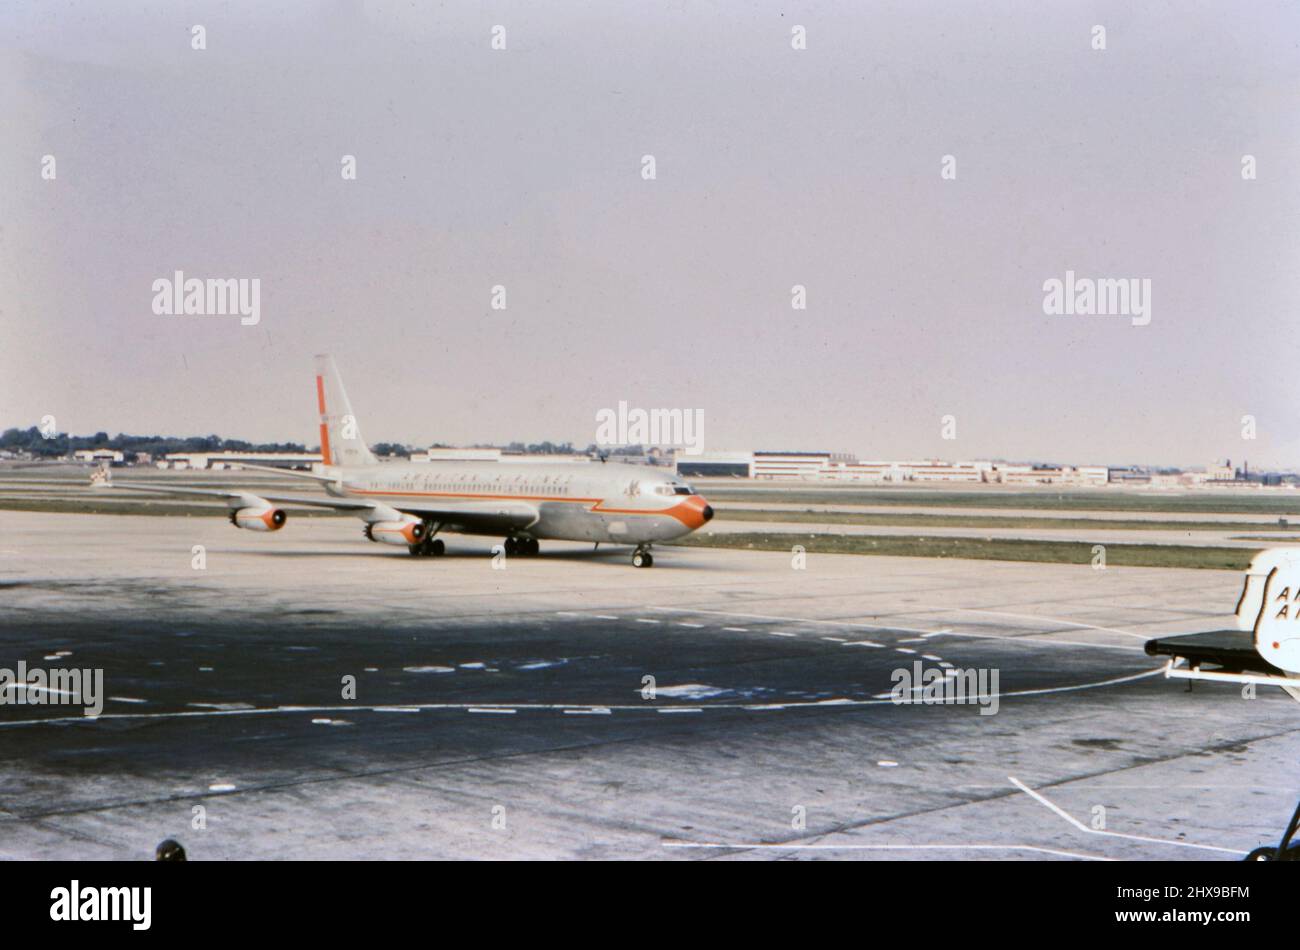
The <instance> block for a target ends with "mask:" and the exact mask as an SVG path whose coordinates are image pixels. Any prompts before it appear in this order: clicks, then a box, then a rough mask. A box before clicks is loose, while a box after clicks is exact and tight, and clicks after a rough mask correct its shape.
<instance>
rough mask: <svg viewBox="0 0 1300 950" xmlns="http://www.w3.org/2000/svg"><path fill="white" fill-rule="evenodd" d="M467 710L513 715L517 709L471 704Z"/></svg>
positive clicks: (497, 714)
mask: <svg viewBox="0 0 1300 950" xmlns="http://www.w3.org/2000/svg"><path fill="white" fill-rule="evenodd" d="M465 711H466V712H472V713H486V714H490V715H495V716H513V715H514V714H515V710H513V709H501V708H498V707H496V706H470V707H469V708H468V709H466V710H465Z"/></svg>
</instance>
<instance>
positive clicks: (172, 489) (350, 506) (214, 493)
mask: <svg viewBox="0 0 1300 950" xmlns="http://www.w3.org/2000/svg"><path fill="white" fill-rule="evenodd" d="M105 487H107V488H109V489H117V488H124V489H126V490H127V491H141V492H156V493H158V494H161V495H200V496H207V497H209V498H225V499H226V500H228V501H236V502H237V501H240V500H242V499H246V498H250V497H252V498H260V499H262V500H263V501H274V502H278V503H279V504H282V505H314V506H316V507H318V508H336V509H338V510H340V511H365V510H367V509H370V508H375V507H378V506H377V505H375V504H374V503H373V502H369V501H359V500H357V499H355V498H330V497H329V496H328V495H279V494H270V495H268V494H264V493H263V492H261V491H256V490H249V491H225V490H222V489H219V488H183V487H180V486H168V487H166V488H163V487H161V486H158V485H144V484H128V483H125V482H110V483H108V484H107V485H106V486H105Z"/></svg>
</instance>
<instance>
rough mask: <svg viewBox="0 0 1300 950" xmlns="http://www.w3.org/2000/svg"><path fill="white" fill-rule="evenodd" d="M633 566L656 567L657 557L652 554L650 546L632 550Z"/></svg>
mask: <svg viewBox="0 0 1300 950" xmlns="http://www.w3.org/2000/svg"><path fill="white" fill-rule="evenodd" d="M632 566H633V567H654V566H655V559H654V557H653V556H652V555H651V554H650V549H649V548H648V547H638V548H637V549H636V550H635V551H633V552H632Z"/></svg>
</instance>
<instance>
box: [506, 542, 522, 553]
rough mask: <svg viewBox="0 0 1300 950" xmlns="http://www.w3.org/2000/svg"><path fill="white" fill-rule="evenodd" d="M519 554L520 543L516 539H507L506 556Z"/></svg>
mask: <svg viewBox="0 0 1300 950" xmlns="http://www.w3.org/2000/svg"><path fill="white" fill-rule="evenodd" d="M518 553H519V542H518V541H516V540H515V539H514V538H506V554H507V555H510V554H518Z"/></svg>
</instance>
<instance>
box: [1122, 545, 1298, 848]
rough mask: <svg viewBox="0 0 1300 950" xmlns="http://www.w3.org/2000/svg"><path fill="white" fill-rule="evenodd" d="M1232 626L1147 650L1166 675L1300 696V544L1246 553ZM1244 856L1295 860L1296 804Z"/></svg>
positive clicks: (1160, 641) (1159, 641)
mask: <svg viewBox="0 0 1300 950" xmlns="http://www.w3.org/2000/svg"><path fill="white" fill-rule="evenodd" d="M1236 614H1237V624H1236V629H1234V630H1209V631H1206V632H1204V633H1180V634H1173V635H1171V636H1167V637H1157V638H1156V639H1154V640H1148V641H1147V644H1146V652H1147V654H1148V655H1149V656H1164V657H1168V660H1167V661H1166V663H1165V677H1166V678H1168V679H1183V680H1187V681H1188V684H1187V685H1188V688H1189V689H1190V688H1191V685H1192V683H1193V682H1195V681H1198V680H1200V681H1204V682H1210V683H1232V684H1235V685H1238V686H1243V687H1250V688H1252V689H1253V688H1254V687H1255V686H1279V687H1281V688H1282V689H1283V690H1284V691H1285V692H1286V693H1288V694H1289V695H1290V696H1291V698H1292V699H1295V700H1296V701H1297V702H1300V550H1297V549H1295V548H1269V549H1267V550H1264V551H1260V552H1259V553H1258V554H1256V555H1255V556H1254V557H1252V558H1251V561H1250V566H1249V567H1248V568H1246V579H1245V582H1244V583H1243V584H1242V588H1241V596H1239V597H1238V598H1237V610H1236ZM1246 860H1247V861H1300V804H1297V805H1296V808H1295V811H1294V812H1293V813H1292V815H1291V820H1290V821H1289V822H1288V823H1287V826H1286V829H1285V830H1284V831H1283V833H1282V838H1281V840H1280V841H1279V842H1278V844H1277V845H1275V846H1265V847H1260V848H1256V849H1255V850H1254V851H1251V852H1250V854H1249V855H1247V857H1246Z"/></svg>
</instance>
